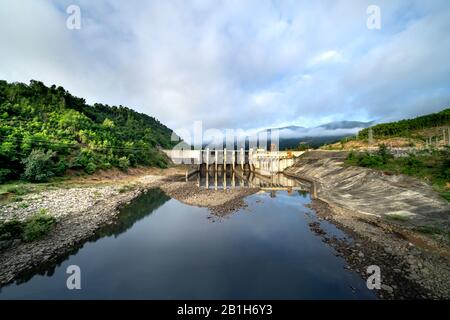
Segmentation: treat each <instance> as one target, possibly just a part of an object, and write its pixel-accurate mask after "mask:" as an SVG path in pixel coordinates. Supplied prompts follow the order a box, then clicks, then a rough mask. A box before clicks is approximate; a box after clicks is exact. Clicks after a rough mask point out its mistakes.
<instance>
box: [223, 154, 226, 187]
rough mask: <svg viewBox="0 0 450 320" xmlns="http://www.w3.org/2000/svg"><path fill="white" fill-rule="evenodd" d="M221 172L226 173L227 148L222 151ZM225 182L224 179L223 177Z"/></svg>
mask: <svg viewBox="0 0 450 320" xmlns="http://www.w3.org/2000/svg"><path fill="white" fill-rule="evenodd" d="M223 171H225V175H226V173H227V148H225V149H223ZM225 180H226V177H225Z"/></svg>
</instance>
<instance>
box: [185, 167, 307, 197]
mask: <svg viewBox="0 0 450 320" xmlns="http://www.w3.org/2000/svg"><path fill="white" fill-rule="evenodd" d="M190 180H191V181H197V185H198V186H199V187H204V188H207V189H215V190H224V189H234V188H261V189H263V190H269V191H270V190H272V191H276V190H287V191H289V192H292V191H299V190H300V191H305V192H308V191H309V189H310V185H309V183H307V182H302V181H300V180H297V179H293V178H290V177H288V176H286V175H284V174H282V173H279V174H275V175H272V176H263V175H259V174H256V173H254V172H242V171H227V172H223V171H219V172H214V171H209V172H205V171H200V172H198V173H197V175H193V176H191V177H190Z"/></svg>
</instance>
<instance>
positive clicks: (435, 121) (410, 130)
mask: <svg viewBox="0 0 450 320" xmlns="http://www.w3.org/2000/svg"><path fill="white" fill-rule="evenodd" d="M446 125H450V109H444V110H442V111H441V112H438V113H432V114H427V115H425V116H421V117H417V118H414V119H407V120H401V121H397V122H389V123H381V124H377V125H375V126H372V127H371V128H372V130H373V136H374V137H376V138H386V137H412V136H415V135H417V131H419V130H422V129H427V128H432V127H439V126H446ZM368 135H369V128H366V129H363V130H361V131H360V132H359V134H358V138H360V139H367V138H368Z"/></svg>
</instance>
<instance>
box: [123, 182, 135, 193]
mask: <svg viewBox="0 0 450 320" xmlns="http://www.w3.org/2000/svg"><path fill="white" fill-rule="evenodd" d="M135 188H136V185H134V184H126V185H124V186H122V187H120V189H119V193H125V192H128V191H131V190H134V189H135Z"/></svg>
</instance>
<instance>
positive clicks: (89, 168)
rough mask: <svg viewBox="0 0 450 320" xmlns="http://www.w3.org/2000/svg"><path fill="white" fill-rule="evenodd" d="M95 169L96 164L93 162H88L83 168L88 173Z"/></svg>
mask: <svg viewBox="0 0 450 320" xmlns="http://www.w3.org/2000/svg"><path fill="white" fill-rule="evenodd" d="M95 170H97V166H96V165H95V164H94V163H93V162H89V163H88V164H87V165H86V167H85V168H84V171H86V173H88V174H93V173H94V172H95Z"/></svg>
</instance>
